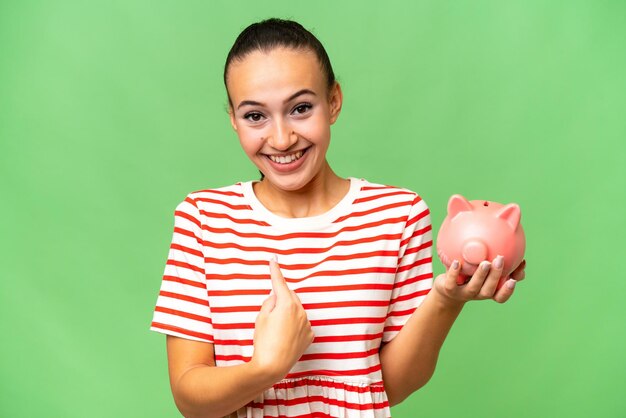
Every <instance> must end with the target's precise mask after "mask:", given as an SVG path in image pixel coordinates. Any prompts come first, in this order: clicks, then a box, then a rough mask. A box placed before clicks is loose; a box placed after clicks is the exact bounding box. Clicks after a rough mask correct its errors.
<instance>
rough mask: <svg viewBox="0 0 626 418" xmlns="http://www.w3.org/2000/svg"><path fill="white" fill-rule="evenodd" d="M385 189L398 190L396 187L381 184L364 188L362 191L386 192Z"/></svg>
mask: <svg viewBox="0 0 626 418" xmlns="http://www.w3.org/2000/svg"><path fill="white" fill-rule="evenodd" d="M385 189H387V190H388V189H397V187H396V186H390V185H388V184H381V185H379V186H362V187H361V190H364V191H365V190H385Z"/></svg>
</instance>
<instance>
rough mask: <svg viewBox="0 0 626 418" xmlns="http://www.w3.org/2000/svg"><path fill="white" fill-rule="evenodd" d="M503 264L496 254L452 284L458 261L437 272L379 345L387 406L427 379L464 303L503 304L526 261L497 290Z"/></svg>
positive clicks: (522, 275)
mask: <svg viewBox="0 0 626 418" xmlns="http://www.w3.org/2000/svg"><path fill="white" fill-rule="evenodd" d="M503 264H504V263H503V260H502V259H500V260H498V257H496V259H495V260H494V261H493V264H492V263H489V262H487V261H483V263H481V265H480V266H479V268H478V269H477V270H476V273H474V275H473V276H472V278H471V280H470V281H469V282H467V283H466V284H464V285H458V284H457V277H458V275H459V271H460V266H459V265H458V263H456V266H455V264H454V263H453V265H452V267H451V268H449V269H448V271H447V272H446V273H444V274H440V275H439V276H437V278H436V279H435V282H434V285H433V288H432V290H431V291H430V292H429V293H428V295H427V296H426V298H425V299H424V301H423V302H422V303H421V305H420V306H419V307H418V308H417V309H416V310H415V312H413V314H412V315H411V317H410V318H409V319H408V321H407V322H406V324H404V326H403V327H402V329H401V330H400V332H399V333H398V334H397V335H396V336H395V337H394V338H393V340H391V341H390V342H389V343H387V344H384V345H383V346H382V348H381V350H380V363H381V368H382V375H383V382H384V385H385V391H386V392H387V397H388V398H389V403H390V405H391V406H393V405H396V404H398V403H400V402H402V401H403V400H404V399H406V398H407V397H408V396H409V395H410V394H411V393H413V392H415V391H416V390H418V389H419V388H420V387H422V386H424V385H425V384H426V382H428V380H429V379H430V378H431V376H432V375H433V373H434V371H435V365H436V364H437V358H438V356H439V351H440V350H441V346H442V345H443V342H444V340H445V338H446V336H447V335H448V331H450V328H451V327H452V324H453V323H454V321H455V320H456V318H457V316H458V315H459V313H460V312H461V310H462V309H463V306H464V305H465V303H466V302H468V301H470V300H481V299H493V300H495V301H496V302H498V303H504V302H506V301H507V300H508V299H509V298H510V297H511V295H512V294H513V290H514V287H515V283H516V282H518V281H520V280H523V279H524V276H525V272H524V269H525V267H526V261H523V262H522V263H521V264H520V265H519V266H518V267H517V269H515V271H514V272H513V273H511V275H510V279H509V280H507V282H506V283H505V284H504V285H503V286H502V287H501V288H500V289H499V290H496V287H497V285H498V281H499V279H500V276H501V275H502V265H503Z"/></svg>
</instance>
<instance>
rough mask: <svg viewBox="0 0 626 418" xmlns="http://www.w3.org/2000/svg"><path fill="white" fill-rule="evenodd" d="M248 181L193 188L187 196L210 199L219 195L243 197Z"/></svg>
mask: <svg viewBox="0 0 626 418" xmlns="http://www.w3.org/2000/svg"><path fill="white" fill-rule="evenodd" d="M245 183H247V182H246V181H238V182H237V183H233V184H228V185H222V186H213V187H211V186H209V187H205V188H202V189H196V190H192V191H191V192H189V193H188V194H187V197H189V198H191V199H210V198H215V199H217V198H219V197H226V196H230V197H235V198H237V197H243V188H244V185H245Z"/></svg>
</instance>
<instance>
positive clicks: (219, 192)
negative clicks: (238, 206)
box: [193, 189, 243, 197]
mask: <svg viewBox="0 0 626 418" xmlns="http://www.w3.org/2000/svg"><path fill="white" fill-rule="evenodd" d="M196 193H214V194H219V195H222V196H235V197H243V194H241V193H237V192H233V191H226V190H216V189H204V190H197V191H195V192H193V194H196Z"/></svg>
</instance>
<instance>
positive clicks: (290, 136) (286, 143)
mask: <svg viewBox="0 0 626 418" xmlns="http://www.w3.org/2000/svg"><path fill="white" fill-rule="evenodd" d="M296 142H298V136H297V135H296V134H295V132H294V131H293V129H292V128H291V127H290V126H289V124H286V123H278V124H276V127H275V128H274V130H273V132H272V133H271V134H270V136H269V137H268V138H267V144H268V145H270V146H271V147H272V148H274V149H277V150H280V151H285V150H287V149H289V148H290V147H291V146H292V145H293V144H295V143H296Z"/></svg>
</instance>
